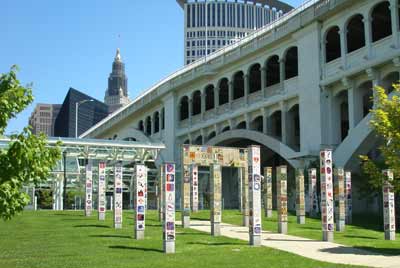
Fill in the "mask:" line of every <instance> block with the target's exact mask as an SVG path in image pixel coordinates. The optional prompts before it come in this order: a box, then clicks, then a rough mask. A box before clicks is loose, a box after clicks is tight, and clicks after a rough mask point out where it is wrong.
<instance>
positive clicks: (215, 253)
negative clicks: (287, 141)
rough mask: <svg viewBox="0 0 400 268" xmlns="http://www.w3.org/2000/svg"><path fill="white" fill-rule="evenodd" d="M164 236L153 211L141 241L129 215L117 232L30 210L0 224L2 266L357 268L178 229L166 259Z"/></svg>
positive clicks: (76, 216)
mask: <svg viewBox="0 0 400 268" xmlns="http://www.w3.org/2000/svg"><path fill="white" fill-rule="evenodd" d="M202 214H203V216H205V215H208V213H207V212H202ZM224 216H225V220H227V219H230V221H235V220H236V218H237V215H235V212H233V211H231V212H227V211H225V214H224ZM161 233H162V230H161V225H160V223H159V222H158V221H157V220H156V212H155V211H151V212H149V216H148V218H147V224H146V239H145V240H142V241H136V240H134V239H133V238H132V236H133V220H132V214H131V213H125V215H124V224H123V229H120V230H114V229H113V228H112V221H111V214H107V221H105V222H99V221H97V215H96V213H94V215H93V216H92V217H89V218H86V217H84V216H83V212H73V211H68V212H52V211H38V212H28V211H26V212H24V213H23V214H22V215H20V216H17V217H15V218H14V219H13V220H11V221H9V222H0V267H1V268H8V267H32V268H34V267H38V268H39V267H40V268H46V267H51V268H57V267H68V268H77V267H85V268H86V267H107V268H109V267H112V268H115V267H152V268H154V267H174V268H179V267H185V268H192V267H202V268H206V267H207V268H209V267H246V268H249V267H271V268H273V267H279V268H284V267H298V268H302V267H310V268H311V267H312V268H315V267H330V268H332V267H354V266H348V265H336V264H329V263H323V262H318V261H314V260H310V259H307V258H303V257H300V256H297V255H294V254H290V253H287V252H283V251H278V250H274V249H271V248H267V247H259V248H253V247H250V246H248V245H247V242H245V241H240V240H235V239H228V238H224V237H218V238H213V237H211V236H210V235H209V234H206V233H201V232H197V231H194V230H191V229H187V230H183V229H181V228H177V241H176V251H177V252H176V254H172V255H165V254H164V253H163V252H162V237H161Z"/></svg>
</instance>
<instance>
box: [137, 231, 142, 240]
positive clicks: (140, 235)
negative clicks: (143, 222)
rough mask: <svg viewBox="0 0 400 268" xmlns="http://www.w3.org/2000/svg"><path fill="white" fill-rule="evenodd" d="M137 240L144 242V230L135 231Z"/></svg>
mask: <svg viewBox="0 0 400 268" xmlns="http://www.w3.org/2000/svg"><path fill="white" fill-rule="evenodd" d="M135 239H136V240H143V239H144V230H135Z"/></svg>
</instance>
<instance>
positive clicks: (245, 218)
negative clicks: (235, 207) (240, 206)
mask: <svg viewBox="0 0 400 268" xmlns="http://www.w3.org/2000/svg"><path fill="white" fill-rule="evenodd" d="M242 224H243V226H246V227H249V216H243V223H242Z"/></svg>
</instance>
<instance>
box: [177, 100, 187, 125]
mask: <svg viewBox="0 0 400 268" xmlns="http://www.w3.org/2000/svg"><path fill="white" fill-rule="evenodd" d="M179 106H180V113H179V114H180V116H179V119H180V121H183V120H185V119H188V118H189V97H188V96H183V97H182V98H181V101H180V103H179Z"/></svg>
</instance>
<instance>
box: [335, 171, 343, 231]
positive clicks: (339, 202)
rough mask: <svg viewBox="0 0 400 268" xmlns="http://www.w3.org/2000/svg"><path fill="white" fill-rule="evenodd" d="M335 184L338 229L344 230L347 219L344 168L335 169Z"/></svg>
mask: <svg viewBox="0 0 400 268" xmlns="http://www.w3.org/2000/svg"><path fill="white" fill-rule="evenodd" d="M334 184H335V187H334V198H335V221H336V231H338V232H342V231H344V229H345V220H346V211H345V191H344V170H343V168H337V169H335V178H334Z"/></svg>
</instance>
